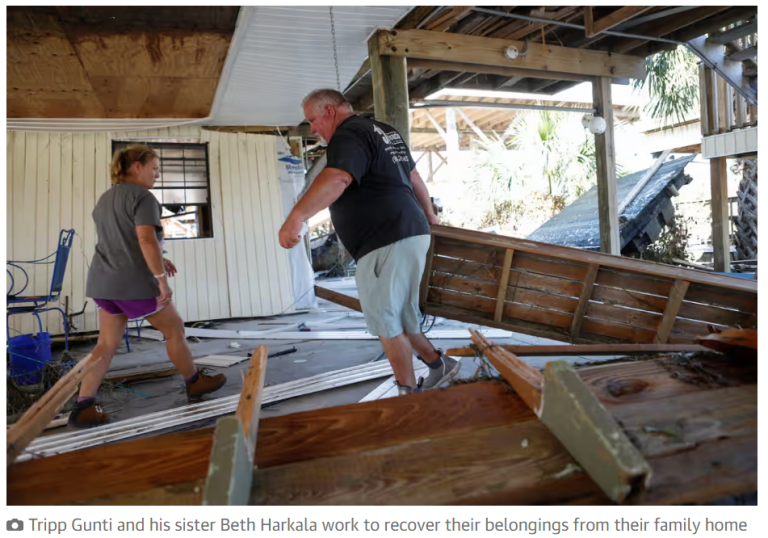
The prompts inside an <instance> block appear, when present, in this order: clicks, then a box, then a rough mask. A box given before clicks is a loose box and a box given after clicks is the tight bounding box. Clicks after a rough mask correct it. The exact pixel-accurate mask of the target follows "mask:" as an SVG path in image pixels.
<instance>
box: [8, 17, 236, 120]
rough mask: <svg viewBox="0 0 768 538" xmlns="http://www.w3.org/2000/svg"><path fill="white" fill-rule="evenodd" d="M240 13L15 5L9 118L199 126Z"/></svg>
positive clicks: (10, 30) (10, 26)
mask: <svg viewBox="0 0 768 538" xmlns="http://www.w3.org/2000/svg"><path fill="white" fill-rule="evenodd" d="M238 10H239V8H237V7H184V8H180V7H152V8H147V7H58V8H57V7H9V8H8V32H7V43H8V57H7V65H8V67H7V72H8V79H7V99H8V117H9V118H203V117H206V116H207V115H208V114H209V111H210V109H211V104H212V103H213V98H214V95H215V93H216V87H217V85H218V81H219V77H220V75H221V70H222V67H223V66H224V61H225V59H226V57H227V51H228V49H229V44H230V41H231V38H232V34H233V32H234V28H235V23H236V21H237V14H238Z"/></svg>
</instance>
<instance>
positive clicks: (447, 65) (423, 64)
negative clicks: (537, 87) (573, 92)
mask: <svg viewBox="0 0 768 538" xmlns="http://www.w3.org/2000/svg"><path fill="white" fill-rule="evenodd" d="M408 66H409V67H413V68H421V69H430V70H434V71H457V72H466V73H480V74H486V75H500V76H503V77H510V78H511V77H523V78H536V79H546V80H573V81H579V82H584V81H591V80H592V78H593V77H591V76H589V75H582V74H579V73H563V72H554V71H542V70H540V69H525V68H522V67H501V66H493V65H481V64H473V63H462V62H452V61H443V60H424V59H421V58H408Z"/></svg>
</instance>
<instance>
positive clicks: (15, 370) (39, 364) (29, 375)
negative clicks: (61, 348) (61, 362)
mask: <svg viewBox="0 0 768 538" xmlns="http://www.w3.org/2000/svg"><path fill="white" fill-rule="evenodd" d="M51 344H52V342H51V335H50V334H48V333H37V334H22V335H21V336H14V337H13V338H11V339H10V340H8V353H9V354H10V355H11V372H12V375H13V377H14V378H15V379H16V383H17V384H19V385H31V384H33V383H40V380H41V376H40V372H41V371H42V369H43V367H44V366H45V365H46V364H47V363H48V362H50V360H51Z"/></svg>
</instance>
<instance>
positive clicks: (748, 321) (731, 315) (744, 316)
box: [677, 301, 757, 328]
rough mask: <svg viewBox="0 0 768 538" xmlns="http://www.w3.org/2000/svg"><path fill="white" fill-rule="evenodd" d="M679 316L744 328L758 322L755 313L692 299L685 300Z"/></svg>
mask: <svg viewBox="0 0 768 538" xmlns="http://www.w3.org/2000/svg"><path fill="white" fill-rule="evenodd" d="M677 316H678V317H680V318H687V319H693V320H696V321H703V322H707V323H716V324H718V325H728V326H730V327H743V328H747V327H750V326H751V325H753V324H755V323H756V322H757V316H756V315H755V314H749V313H746V312H739V311H737V310H726V309H724V308H718V307H716V306H707V305H702V304H698V303H692V302H690V301H683V303H682V304H681V305H680V310H679V312H678V313H677Z"/></svg>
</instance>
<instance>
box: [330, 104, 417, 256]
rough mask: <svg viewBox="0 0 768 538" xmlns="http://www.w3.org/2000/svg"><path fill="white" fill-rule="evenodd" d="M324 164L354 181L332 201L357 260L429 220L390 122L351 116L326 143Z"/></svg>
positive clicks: (410, 160)
mask: <svg viewBox="0 0 768 538" xmlns="http://www.w3.org/2000/svg"><path fill="white" fill-rule="evenodd" d="M327 155H328V164H327V165H326V166H328V167H330V168H338V169H340V170H344V171H345V172H348V173H349V174H350V175H351V176H352V177H353V178H354V179H355V180H354V181H353V182H352V183H350V184H349V186H348V187H347V188H346V189H345V190H344V192H343V193H342V195H341V196H340V197H339V198H338V200H336V201H335V202H334V203H332V204H331V206H330V208H329V209H330V212H331V220H332V221H333V227H334V228H335V229H336V232H337V233H338V234H339V239H340V240H341V242H342V244H343V245H344V248H346V249H347V251H349V253H350V254H351V255H352V257H353V258H354V259H355V260H359V259H360V258H362V257H363V256H365V255H366V254H368V253H369V252H372V251H374V250H376V249H378V248H381V247H385V246H387V245H391V244H392V243H395V242H396V241H400V240H401V239H405V238H407V237H413V236H416V235H429V233H430V229H429V222H427V216H426V214H425V213H424V210H423V209H422V207H421V205H420V204H419V201H418V199H417V198H416V194H415V193H414V192H413V186H412V185H411V170H413V169H414V168H416V163H415V162H414V160H413V157H412V156H411V152H410V151H409V150H408V146H406V145H405V142H403V139H402V137H401V136H400V133H398V132H397V131H396V130H395V129H394V128H393V127H391V126H389V125H387V124H385V123H381V122H378V121H374V120H369V119H366V118H361V117H359V116H350V117H349V118H347V119H346V120H344V121H343V122H342V123H341V125H339V126H338V127H337V128H336V132H335V133H334V134H333V136H332V137H331V140H330V141H329V143H328V150H327Z"/></svg>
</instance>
